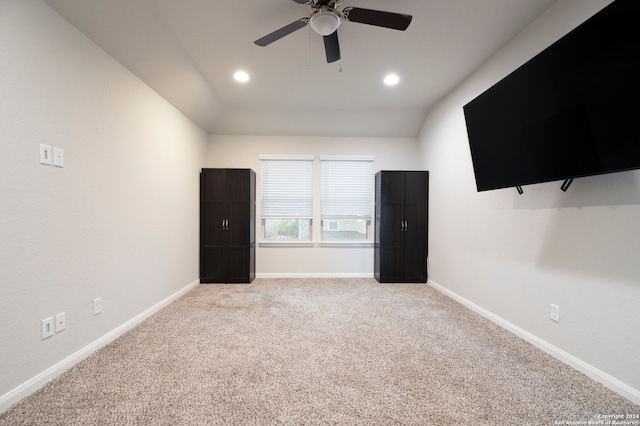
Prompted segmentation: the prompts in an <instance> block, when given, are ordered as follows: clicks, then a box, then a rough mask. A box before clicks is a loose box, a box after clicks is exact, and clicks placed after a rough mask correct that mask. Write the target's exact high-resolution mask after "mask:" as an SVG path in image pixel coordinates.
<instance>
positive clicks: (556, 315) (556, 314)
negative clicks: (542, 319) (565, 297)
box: [550, 303, 560, 322]
mask: <svg viewBox="0 0 640 426" xmlns="http://www.w3.org/2000/svg"><path fill="white" fill-rule="evenodd" d="M550 316H551V320H553V321H555V322H560V306H558V305H554V304H553V303H552V304H551V315H550Z"/></svg>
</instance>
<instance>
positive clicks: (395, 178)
mask: <svg viewBox="0 0 640 426" xmlns="http://www.w3.org/2000/svg"><path fill="white" fill-rule="evenodd" d="M375 198H376V202H375V217H376V221H375V248H374V256H375V258H374V276H375V278H376V280H378V281H379V282H381V283H425V282H427V257H428V255H429V252H428V235H429V231H428V223H429V221H428V212H429V172H427V171H380V172H378V173H376V177H375Z"/></svg>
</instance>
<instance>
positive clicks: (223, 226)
mask: <svg viewBox="0 0 640 426" xmlns="http://www.w3.org/2000/svg"><path fill="white" fill-rule="evenodd" d="M222 230H223V231H224V219H222Z"/></svg>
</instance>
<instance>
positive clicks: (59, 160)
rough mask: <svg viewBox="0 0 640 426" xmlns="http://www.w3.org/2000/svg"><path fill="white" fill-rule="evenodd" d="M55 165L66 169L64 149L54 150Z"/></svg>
mask: <svg viewBox="0 0 640 426" xmlns="http://www.w3.org/2000/svg"><path fill="white" fill-rule="evenodd" d="M53 165H54V166H56V167H64V149H62V148H53Z"/></svg>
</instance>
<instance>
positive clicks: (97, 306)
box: [93, 297, 102, 315]
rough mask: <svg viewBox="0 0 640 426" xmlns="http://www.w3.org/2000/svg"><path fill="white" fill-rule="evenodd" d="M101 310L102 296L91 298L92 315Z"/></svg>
mask: <svg viewBox="0 0 640 426" xmlns="http://www.w3.org/2000/svg"><path fill="white" fill-rule="evenodd" d="M100 312H102V297H97V298H95V299H93V315H98V314H99V313H100Z"/></svg>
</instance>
